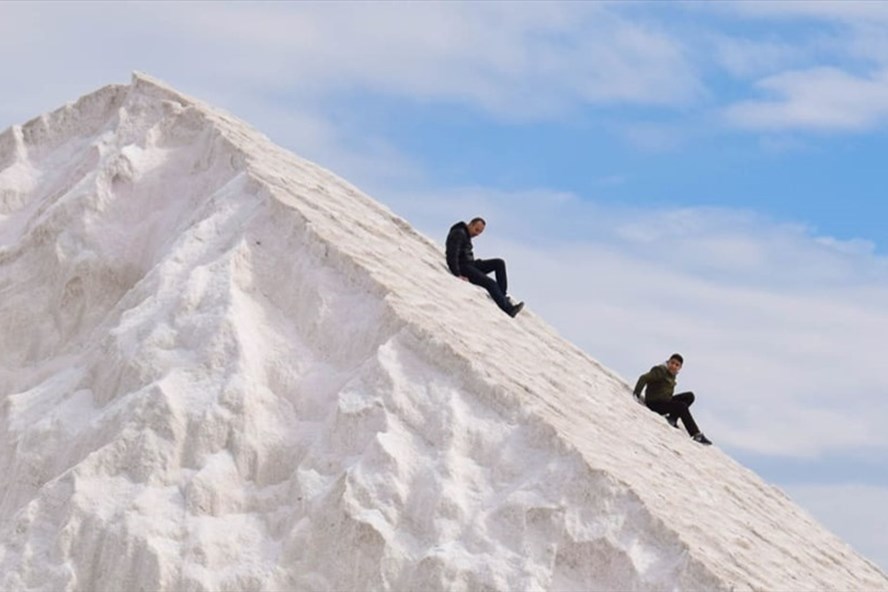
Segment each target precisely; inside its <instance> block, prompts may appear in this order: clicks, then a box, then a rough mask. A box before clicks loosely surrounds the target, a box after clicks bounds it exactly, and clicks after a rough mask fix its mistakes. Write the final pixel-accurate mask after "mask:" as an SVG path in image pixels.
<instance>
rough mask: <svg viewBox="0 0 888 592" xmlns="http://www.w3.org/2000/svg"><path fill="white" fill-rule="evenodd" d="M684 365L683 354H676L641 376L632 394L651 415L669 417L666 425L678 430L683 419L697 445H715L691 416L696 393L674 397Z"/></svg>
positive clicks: (680, 394)
mask: <svg viewBox="0 0 888 592" xmlns="http://www.w3.org/2000/svg"><path fill="white" fill-rule="evenodd" d="M683 364H684V358H682V357H681V354H672V355H671V356H670V357H669V360H668V361H667V362H666V363H665V364H661V365H659V366H654V367H653V368H651V369H650V372H647V373H645V374H642V375H641V376H639V377H638V382H637V383H635V390H633V392H632V394H633V395H635V398H636V399H638V401H639V402H642V403H644V404H645V405H647V407H648V409H650V410H651V411H656V412H657V413H659V414H660V415H665V416H666V421H668V422H669V424H670V425H671V426H672V427H674V428H677V427H678V420H679V419H681V422H682V423H683V424H684V427H685V429H686V430H687V431H688V434H690V435H691V438H693V439H694V441H695V442H699V443H700V444H706V445H709V444H712V442H710V441H709V439H708V438H707V437H706V436H704V435H703V432H701V431H700V428H698V427H697V422H695V421H694V416H693V415H691V410H690V406H691V405H692V404H693V402H694V393H691V392H688V393H679V394H677V395H673V394H672V393H673V391H675V377H676V376H677V375H678V372H679V370H681V367H682V365H683ZM645 387H647V388H645ZM642 389H644V390H645V392H644V394H642V392H641V391H642Z"/></svg>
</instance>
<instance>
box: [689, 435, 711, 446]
mask: <svg viewBox="0 0 888 592" xmlns="http://www.w3.org/2000/svg"><path fill="white" fill-rule="evenodd" d="M692 438H693V440H694V442H697V443H698V444H703V445H704V446H710V445H712V442H711V441H710V440H709V438H707V437H706V436H704V435H703V432H697V433H696V434H694V435H693V436H692Z"/></svg>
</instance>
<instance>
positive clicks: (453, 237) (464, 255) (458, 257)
mask: <svg viewBox="0 0 888 592" xmlns="http://www.w3.org/2000/svg"><path fill="white" fill-rule="evenodd" d="M474 260H475V256H474V255H473V254H472V238H471V237H470V236H469V227H468V226H467V225H466V223H465V222H457V223H456V224H454V225H453V226H451V227H450V234H448V235H447V267H449V268H450V272H451V273H452V274H453V275H465V274H464V273H463V272H462V267H463V266H464V265H468V264H470V263H471V262H472V261H474Z"/></svg>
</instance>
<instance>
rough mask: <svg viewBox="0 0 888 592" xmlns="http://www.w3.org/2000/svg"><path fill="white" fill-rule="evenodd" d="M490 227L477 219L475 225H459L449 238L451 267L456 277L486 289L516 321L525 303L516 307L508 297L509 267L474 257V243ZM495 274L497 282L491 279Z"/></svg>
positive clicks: (499, 261) (520, 303) (455, 225)
mask: <svg viewBox="0 0 888 592" xmlns="http://www.w3.org/2000/svg"><path fill="white" fill-rule="evenodd" d="M485 226H487V223H486V222H485V221H484V219H483V218H473V219H472V221H471V222H469V223H468V224H466V223H465V222H457V223H456V224H454V225H453V226H452V227H451V228H450V233H449V234H448V235H447V267H449V268H450V272H451V273H453V275H455V276H457V277H459V278H461V279H462V280H465V281H467V282H471V283H473V284H475V285H476V286H481V287H482V288H486V289H487V291H488V292H489V293H490V297H491V298H493V301H494V302H496V304H497V306H499V307H500V308H501V309H502V310H503V312H505V313H506V314H507V315H509V316H512V317H514V316H515V315H516V314H518V313H519V312H521V309H522V308H524V303H523V302H519V303H518V304H512V302H511V301H510V300H509V297H508V296H506V288H507V287H508V283H507V280H506V263H505V262H504V261H503V260H502V259H475V257H474V255H473V254H472V239H473V238H474V237H476V236H478V235H479V234H481V233H482V232H484V227H485ZM491 271H492V272H494V273H495V275H496V281H493V280H492V279H491V278H490V277H488V275H487V274H488V273H490V272H491Z"/></svg>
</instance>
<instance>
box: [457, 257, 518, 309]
mask: <svg viewBox="0 0 888 592" xmlns="http://www.w3.org/2000/svg"><path fill="white" fill-rule="evenodd" d="M461 271H462V272H463V274H465V276H466V277H467V278H469V281H470V282H472V283H473V284H475V285H476V286H481V287H482V288H484V289H486V290H487V292H488V293H489V294H490V297H491V298H493V301H494V302H496V304H497V306H499V307H500V308H501V309H503V310H504V311H506V312H509V311H510V310H511V309H512V306H511V305H510V304H509V303H508V302H507V301H506V294H508V292H507V288H508V285H509V284H508V280H507V279H506V262H505V261H503V260H502V259H475V260H474V261H472V262H471V263H470V264H468V265H463V266H462V270H461ZM491 271H492V272H494V275H496V281H494V280H493V279H491V278H490V277H489V276H488V275H487V274H488V273H490V272H491Z"/></svg>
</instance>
